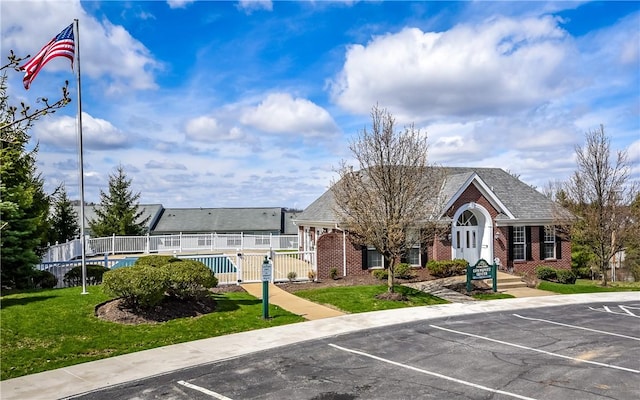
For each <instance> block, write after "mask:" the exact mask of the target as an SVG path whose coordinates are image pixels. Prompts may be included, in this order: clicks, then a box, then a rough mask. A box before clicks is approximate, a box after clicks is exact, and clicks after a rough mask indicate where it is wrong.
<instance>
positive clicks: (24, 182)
mask: <svg viewBox="0 0 640 400" xmlns="http://www.w3.org/2000/svg"><path fill="white" fill-rule="evenodd" d="M6 81H7V77H6V75H5V74H3V75H2V76H0V127H1V128H0V131H1V132H0V137H1V140H0V143H1V148H0V199H1V201H0V221H1V222H0V227H1V230H2V235H1V236H0V245H1V248H2V263H1V266H0V275H1V276H0V279H2V286H4V287H7V286H8V287H17V288H24V287H28V286H29V282H30V277H31V276H32V274H33V272H34V265H35V264H37V263H38V262H40V251H41V249H42V248H43V246H44V245H45V244H46V233H47V231H48V221H47V215H48V212H49V198H48V196H47V195H46V193H45V192H44V182H43V180H42V178H41V176H40V175H39V174H38V172H37V168H36V154H37V151H38V148H37V146H36V147H35V148H34V149H33V150H31V151H29V150H27V145H28V142H29V135H28V133H27V132H28V130H29V128H30V127H31V122H32V121H33V119H25V120H22V121H18V122H16V121H15V117H14V115H15V107H11V106H10V105H9V98H8V95H7V90H6V89H7V86H6Z"/></svg>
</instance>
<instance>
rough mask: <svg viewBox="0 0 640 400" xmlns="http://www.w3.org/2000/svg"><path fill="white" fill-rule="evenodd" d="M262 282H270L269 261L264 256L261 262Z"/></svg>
mask: <svg viewBox="0 0 640 400" xmlns="http://www.w3.org/2000/svg"><path fill="white" fill-rule="evenodd" d="M262 282H271V263H270V262H269V260H268V259H267V257H265V258H264V262H263V263H262Z"/></svg>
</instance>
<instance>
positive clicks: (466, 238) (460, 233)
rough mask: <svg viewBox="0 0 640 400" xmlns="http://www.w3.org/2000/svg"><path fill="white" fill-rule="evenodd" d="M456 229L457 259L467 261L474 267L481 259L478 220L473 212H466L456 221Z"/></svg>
mask: <svg viewBox="0 0 640 400" xmlns="http://www.w3.org/2000/svg"><path fill="white" fill-rule="evenodd" d="M454 229H455V243H454V246H455V253H456V257H455V258H459V259H463V260H467V261H468V262H469V264H471V265H474V264H475V263H476V262H477V261H478V260H479V259H480V245H479V243H478V220H477V218H476V217H475V216H474V215H473V213H472V212H471V211H469V210H466V211H465V212H464V213H462V214H461V215H460V217H459V218H458V220H457V221H456V226H455V227H454Z"/></svg>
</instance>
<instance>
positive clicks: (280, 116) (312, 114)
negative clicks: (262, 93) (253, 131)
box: [240, 93, 338, 138]
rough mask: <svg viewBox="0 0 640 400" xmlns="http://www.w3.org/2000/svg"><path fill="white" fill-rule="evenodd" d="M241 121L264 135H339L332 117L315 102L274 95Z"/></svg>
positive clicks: (280, 94)
mask: <svg viewBox="0 0 640 400" xmlns="http://www.w3.org/2000/svg"><path fill="white" fill-rule="evenodd" d="M240 121H241V122H242V123H243V124H246V125H249V126H252V127H254V128H257V129H260V130H262V131H265V132H270V133H276V134H290V135H300V136H304V137H307V138H309V137H326V136H334V135H335V134H336V133H337V132H338V127H337V126H336V124H335V122H334V120H333V118H331V115H329V113H328V112H327V111H326V110H325V109H324V108H322V107H320V106H318V105H316V104H314V103H313V102H311V101H309V100H306V99H302V98H295V99H294V98H293V97H292V96H291V95H290V94H288V93H273V94H270V95H269V96H267V98H266V99H264V100H263V101H262V102H261V103H260V104H259V105H258V106H256V107H253V108H251V109H248V110H246V111H245V112H244V113H243V114H242V116H241V119H240Z"/></svg>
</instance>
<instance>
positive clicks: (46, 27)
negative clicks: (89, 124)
mask: <svg viewBox="0 0 640 400" xmlns="http://www.w3.org/2000/svg"><path fill="white" fill-rule="evenodd" d="M25 4H28V7H26V6H25ZM70 16H77V17H78V19H79V21H80V22H79V28H80V34H79V36H80V38H79V39H80V46H81V47H80V49H81V54H80V62H81V63H82V65H81V68H82V69H81V70H82V74H83V76H84V75H88V76H90V77H92V78H100V82H101V83H102V85H103V88H101V90H102V91H103V92H104V93H106V94H108V95H112V94H119V93H123V92H126V91H131V89H136V90H147V89H155V88H156V87H157V84H156V82H155V78H154V72H155V71H157V70H158V69H160V68H162V65H161V64H160V63H159V62H158V61H156V60H155V59H154V58H153V56H152V55H151V53H150V52H149V50H148V49H147V48H146V47H145V46H144V45H143V44H142V43H141V42H139V41H138V40H136V39H134V38H133V37H132V36H131V35H130V34H129V32H127V31H126V30H125V29H124V28H123V27H122V26H120V25H113V24H111V23H110V22H109V21H108V20H102V21H98V20H97V19H96V18H94V17H92V16H89V15H88V14H87V13H86V11H85V10H84V9H83V8H82V6H81V5H80V2H79V1H77V0H65V1H29V2H28V3H25V2H17V1H16V2H13V1H9V2H3V3H2V40H1V44H2V48H3V49H13V50H14V51H16V54H19V55H23V56H24V55H26V54H32V55H33V54H35V53H37V51H38V50H40V48H42V46H44V45H45V44H46V43H47V42H48V41H49V40H50V39H51V38H52V37H54V36H55V35H57V34H58V33H59V32H60V31H61V30H62V29H63V28H64V27H66V26H68V25H69V24H70V23H71V22H73V21H72V19H71V17H70ZM61 61H66V60H52V62H50V63H48V64H47V68H46V69H45V70H43V71H42V72H41V74H42V75H45V74H47V73H51V72H55V71H60V70H65V71H68V70H69V62H68V61H67V62H61ZM39 79H42V77H40V76H39V77H38V78H36V82H37V81H38V80H39Z"/></svg>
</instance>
